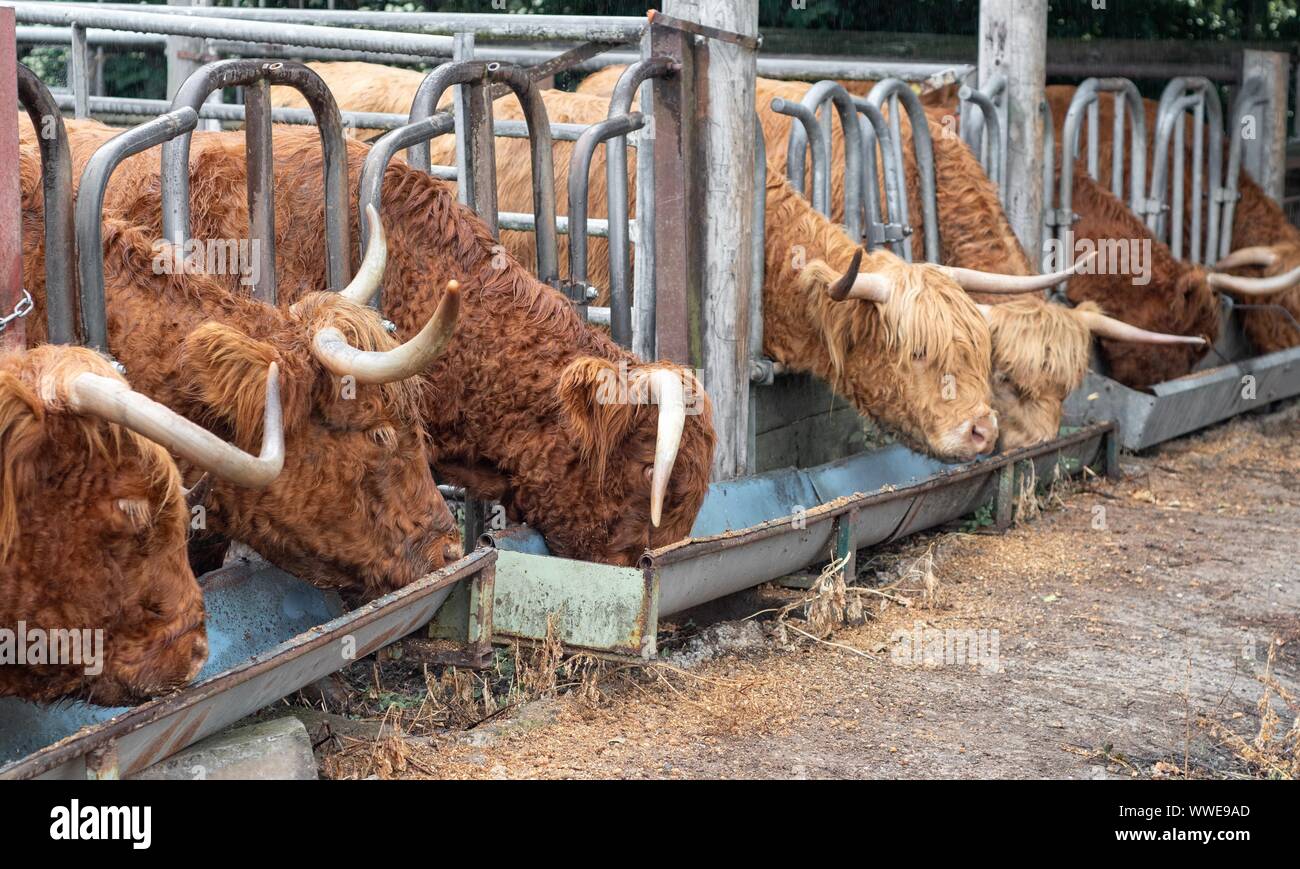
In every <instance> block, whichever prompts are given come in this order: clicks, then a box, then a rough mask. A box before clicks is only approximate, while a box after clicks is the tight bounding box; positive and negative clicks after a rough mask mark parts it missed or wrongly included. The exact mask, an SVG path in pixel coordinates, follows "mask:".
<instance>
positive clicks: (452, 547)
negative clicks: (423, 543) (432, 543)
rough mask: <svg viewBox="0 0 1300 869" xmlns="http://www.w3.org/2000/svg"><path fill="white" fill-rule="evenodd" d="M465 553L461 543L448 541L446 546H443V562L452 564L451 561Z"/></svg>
mask: <svg viewBox="0 0 1300 869" xmlns="http://www.w3.org/2000/svg"><path fill="white" fill-rule="evenodd" d="M464 554H465V552H464V549H462V547H461V545H460V544H459V543H448V544H447V545H446V546H444V547H443V548H442V557H443V559H444V562H443V563H444V564H450V563H451V562H453V561H456V560H457V559H459V558H460V557H461V556H462V555H464Z"/></svg>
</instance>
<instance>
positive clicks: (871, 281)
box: [826, 248, 892, 305]
mask: <svg viewBox="0 0 1300 869" xmlns="http://www.w3.org/2000/svg"><path fill="white" fill-rule="evenodd" d="M861 264H862V248H858V250H857V252H856V253H854V254H853V261H852V262H850V263H849V267H848V269H846V270H845V272H844V276H843V277H841V278H840V279H839V280H838V281H836V282H835V283H833V284H831V285H830V286H829V287H827V288H826V292H827V294H828V295H830V297H831V298H832V299H834V300H835V301H837V302H842V301H844V300H845V299H866V300H867V301H869V302H880V303H881V304H882V305H883V304H884V303H885V302H888V301H889V295H890V293H891V292H892V290H891V289H890V286H889V281H888V279H886V278H885V277H884V276H883V275H878V274H874V273H872V272H867V273H866V274H860V273H859V272H858V266H860V265H861Z"/></svg>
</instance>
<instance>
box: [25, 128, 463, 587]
mask: <svg viewBox="0 0 1300 869" xmlns="http://www.w3.org/2000/svg"><path fill="white" fill-rule="evenodd" d="M113 132H114V131H112V130H108V129H107V128H104V127H103V126H102V125H99V124H95V123H94V122H70V123H69V124H68V133H69V137H70V141H71V144H72V149H73V158H74V164H75V171H74V174H75V175H78V176H79V174H80V170H81V167H82V165H84V163H85V161H86V160H87V159H88V158H89V156H90V154H91V153H93V151H94V149H95V148H96V147H98V145H99V144H101V143H102V141H103V140H104V139H105V138H108V137H111V135H112V134H113ZM158 164H159V160H158V152H157V151H156V150H150V151H147V152H145V153H143V154H140V155H137V156H135V157H132V158H130V159H128V160H127V161H125V162H124V163H123V164H122V165H121V166H120V167H119V168H118V170H117V172H116V173H115V175H114V177H113V181H112V183H111V185H110V187H109V190H108V194H107V196H106V199H105V219H104V228H103V239H104V271H105V294H106V297H107V312H108V335H109V349H110V351H111V352H112V353H113V354H114V356H116V358H117V359H119V360H121V361H122V362H123V363H124V364H125V366H126V369H127V371H128V373H129V375H130V377H131V379H132V382H133V384H134V385H135V387H136V388H137V389H139V390H141V391H142V392H143V393H145V394H146V395H148V396H150V397H151V398H153V399H154V400H156V401H159V402H161V403H162V404H164V405H166V406H167V407H170V408H171V409H173V410H175V411H176V412H178V413H180V414H182V415H183V416H185V417H186V418H188V419H191V420H193V421H194V422H196V423H198V424H200V425H204V426H206V427H209V428H211V429H212V430H213V431H214V432H216V433H217V434H219V435H220V436H221V437H223V438H225V439H227V440H229V441H232V442H233V443H236V444H238V445H240V446H241V447H244V448H248V447H249V445H251V444H255V443H257V442H258V440H259V438H260V437H261V429H262V422H261V413H260V407H261V398H260V396H261V391H262V386H261V384H262V382H263V381H264V380H265V379H266V372H267V370H268V368H269V367H270V366H271V365H272V364H276V365H278V367H279V369H280V371H281V373H282V377H283V399H284V436H285V440H286V442H287V455H286V458H285V465H284V471H283V474H282V475H281V476H280V478H279V479H278V480H276V482H275V483H274V484H273V485H271V486H269V487H267V488H265V489H262V490H256V491H255V490H250V489H245V488H240V487H236V486H232V485H230V484H229V483H227V482H225V481H221V480H217V481H215V482H214V483H213V485H212V488H211V492H210V495H209V499H208V501H207V503H206V510H207V524H208V527H209V529H210V530H212V531H215V532H217V533H219V534H221V535H223V536H225V537H226V538H229V539H232V540H239V541H242V542H244V543H246V544H247V545H248V546H250V547H252V548H253V549H254V550H256V551H257V552H258V553H260V554H261V555H262V556H264V557H265V558H267V559H268V560H269V561H271V562H272V563H273V564H275V565H277V566H278V567H281V568H282V569H284V570H286V571H289V572H291V573H294V574H295V575H297V576H300V577H301V578H303V579H305V580H307V581H309V582H312V583H314V584H316V585H319V586H322V587H328V588H338V589H341V590H343V591H345V592H346V593H347V594H348V595H349V596H350V597H355V598H359V599H367V598H370V597H373V596H376V595H379V594H383V593H385V592H387V591H391V590H393V589H396V588H400V587H402V586H404V585H407V584H409V583H410V582H412V581H414V580H416V579H418V578H420V577H422V576H424V575H426V574H427V573H429V572H430V571H432V570H435V569H437V568H439V567H441V566H443V565H444V564H446V563H447V562H448V561H451V560H454V559H456V558H458V557H459V556H460V553H461V547H460V540H459V534H458V532H457V529H456V526H455V523H454V521H453V518H452V516H451V513H450V511H449V510H448V509H447V505H446V503H445V502H444V501H443V500H442V497H441V496H440V495H439V493H438V491H437V487H436V486H435V484H434V481H433V477H432V476H431V474H430V470H429V460H428V449H427V443H426V437H425V433H424V428H423V426H422V425H421V424H420V418H419V415H418V404H419V401H420V396H421V387H422V386H423V384H424V381H423V379H422V378H421V377H419V376H418V375H420V374H421V373H422V371H421V367H422V365H423V364H424V363H423V361H422V360H424V359H427V357H428V356H429V355H436V353H437V352H438V351H440V350H441V349H442V347H439V346H435V345H432V344H431V343H430V340H431V339H430V335H431V332H432V333H437V332H439V331H445V329H446V327H447V326H448V325H449V323H450V322H452V321H454V319H455V310H454V306H451V305H448V306H447V307H446V308H445V309H440V311H439V314H438V315H437V316H436V317H432V321H431V322H430V324H429V326H430V328H426V329H425V330H424V332H422V333H421V335H420V336H419V337H417V338H415V339H413V342H411V343H408V344H407V345H404V346H401V347H399V346H398V343H397V342H396V341H395V340H394V339H393V338H392V337H391V336H390V335H389V334H388V333H387V332H386V331H385V329H384V327H383V325H382V322H381V320H380V318H379V317H378V316H376V314H375V313H374V311H372V310H370V309H368V308H366V307H364V306H360V305H357V304H355V303H352V302H350V301H348V300H347V298H346V297H344V296H341V295H339V294H337V293H332V292H320V291H319V289H320V288H321V287H323V286H325V285H326V283H325V280H324V278H323V277H320V278H318V279H317V280H316V282H315V284H314V285H312V286H311V289H315V290H317V292H308V291H307V289H306V288H305V287H300V289H301V290H302V291H301V292H300V293H299V296H300V298H299V299H298V302H297V304H296V305H294V306H293V308H292V309H289V308H284V309H281V308H275V307H272V306H269V305H266V304H263V303H261V302H258V301H255V300H253V299H252V298H250V297H249V296H248V291H247V288H246V287H244V286H243V285H242V284H240V280H241V276H240V275H239V274H238V273H236V274H233V275H230V276H218V275H209V274H202V273H176V272H175V271H174V270H167V269H160V268H158V257H159V255H160V254H159V251H160V245H161V249H162V251H163V255H164V256H165V255H166V251H167V246H166V245H162V244H161V242H160V241H159V240H160V239H161V238H162V235H161V233H160V232H159V230H158V224H157V221H158V215H159V206H158V190H159V184H158V174H157V167H158ZM193 166H194V169H193V174H194V176H195V178H196V179H197V183H196V184H195V192H196V194H198V195H204V194H206V193H207V191H208V190H209V189H210V188H211V187H213V186H214V183H219V180H220V179H217V181H216V182H213V181H212V180H211V176H209V175H207V173H205V166H204V162H203V158H202V156H196V157H195V159H194V164H193ZM22 182H23V221H24V232H23V240H24V249H25V256H24V258H23V272H24V282H25V285H26V286H27V287H29V288H30V289H32V290H33V295H34V296H36V297H37V299H38V304H39V303H40V301H41V299H42V297H43V295H44V268H43V257H44V250H43V235H42V233H41V232H40V231H39V228H40V227H41V225H42V219H43V215H42V202H41V193H40V169H39V164H38V162H37V158H36V154H35V150H34V145H33V144H31V143H30V142H25V143H24V145H23V153H22ZM242 185H243V182H242V181H241V182H240V187H239V190H240V196H241V198H242V195H243V190H244V187H243V186H242ZM146 200H147V201H149V202H150V203H152V206H151V207H152V214H151V215H150V217H151V218H152V222H153V226H152V228H151V229H146V228H145V227H144V226H143V225H142V221H141V220H140V219H139V215H138V211H139V210H140V208H141V207H142V206H141V203H142V202H144V201H146ZM146 210H147V209H146ZM290 222H291V221H290V218H289V216H288V215H287V214H285V215H282V216H281V219H280V223H281V225H284V224H286V223H290ZM247 227H248V224H247V222H245V223H244V224H243V226H242V227H240V228H238V229H236V228H233V227H232V228H230V230H229V231H228V232H226V233H225V234H224V235H222V236H206V237H221V238H240V237H244V236H246V234H247V232H248V229H247ZM194 237H195V238H204V237H205V236H203V235H201V234H195V236H194ZM320 238H321V236H320V235H317V236H316V237H315V238H314V239H313V242H312V247H313V256H314V257H315V258H317V259H321V258H320V257H319V247H320ZM373 255H375V254H373V253H372V256H373ZM169 271H170V272H171V273H168V272H169ZM188 271H189V270H188V269H186V270H182V272H188ZM160 272H161V273H160ZM227 277H230V278H233V280H234V284H233V285H231V286H229V287H228V286H227V285H226V284H225V283H224V282H223V280H224V279H225V278H227ZM365 280H374V276H373V275H372V274H371V275H367V277H366V278H365ZM430 313H431V315H432V311H431V312H430ZM426 319H430V318H426ZM32 325H33V327H34V328H33V329H32V335H31V337H32V339H33V340H40V338H41V331H42V328H43V327H42V318H41V317H40V316H35V317H33V320H32ZM421 325H423V324H421ZM413 331H415V330H413ZM443 340H444V346H445V339H443ZM358 350H359V352H358ZM413 351H415V352H414V354H413ZM394 359H407V360H408V361H410V360H412V359H414V361H415V362H416V363H417V364H410V365H406V366H405V367H404V368H403V370H393V369H391V367H390V369H389V370H387V371H385V372H381V374H380V375H379V376H374V375H375V372H374V371H373V370H372V369H373V363H374V362H375V361H376V360H390V361H391V360H394ZM364 366H370V367H369V368H365V367H364ZM182 470H183V471H184V472H185V473H186V475H187V477H193V476H195V474H196V473H197V471H196V469H194V468H192V467H190V466H189V463H183V464H182Z"/></svg>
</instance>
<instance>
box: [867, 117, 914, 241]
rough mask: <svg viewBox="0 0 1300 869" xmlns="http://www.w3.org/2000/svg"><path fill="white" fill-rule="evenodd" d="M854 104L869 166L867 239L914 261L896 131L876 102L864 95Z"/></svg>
mask: <svg viewBox="0 0 1300 869" xmlns="http://www.w3.org/2000/svg"><path fill="white" fill-rule="evenodd" d="M853 103H854V105H855V106H856V107H857V109H858V112H859V113H860V114H861V115H862V116H863V120H862V122H861V129H862V148H863V156H864V158H865V163H866V166H867V173H866V177H867V191H868V195H867V226H866V230H865V236H864V237H865V239H866V244H867V247H868V249H872V248H876V247H879V246H880V245H882V244H886V243H888V244H892V245H893V246H894V253H896V254H898V255H900V256H902V257H903V258H904V259H907V260H908V261H909V262H910V261H911V258H910V254H909V253H908V252H909V250H910V247H909V246H907V245H906V241H907V239H908V237H909V236H910V235H911V234H912V228H911V226H910V225H909V224H910V219H911V218H910V214H909V213H908V210H907V198H906V197H907V194H906V186H905V181H904V175H903V167H902V166H899V165H898V164H897V163H896V162H895V158H894V155H895V153H896V152H895V150H894V147H893V133H892V132H891V131H890V128H889V122H888V121H886V120H885V115H884V113H883V112H882V111H881V110H880V107H879V106H877V105H876V104H875V103H872V102H869V101H868V100H867V99H866V98H865V97H854V100H853ZM877 142H879V143H880V161H881V162H880V165H881V167H882V171H881V172H877V171H876V166H877V163H876V143H877ZM881 175H883V176H884V187H885V208H886V210H887V211H888V214H887V215H882V214H881V210H880V195H879V179H880V177H881Z"/></svg>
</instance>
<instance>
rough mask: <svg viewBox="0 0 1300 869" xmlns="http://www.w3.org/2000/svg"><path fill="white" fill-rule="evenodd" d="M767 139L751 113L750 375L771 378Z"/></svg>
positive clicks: (760, 379)
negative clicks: (766, 340)
mask: <svg viewBox="0 0 1300 869" xmlns="http://www.w3.org/2000/svg"><path fill="white" fill-rule="evenodd" d="M766 242H767V141H766V140H765V139H764V138H763V124H762V123H761V122H760V121H759V119H758V116H757V115H755V116H754V226H753V228H752V232H751V234H750V237H749V257H750V268H751V269H752V272H751V274H750V284H749V359H750V365H749V379H750V381H752V382H762V383H767V382H770V375H771V371H772V367H771V364H770V363H769V364H764V362H763V360H764V358H765V357H764V355H763V279H764V271H765V270H766V268H767V263H766V261H767V257H766V253H767V246H766Z"/></svg>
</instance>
